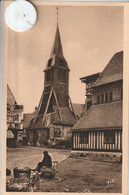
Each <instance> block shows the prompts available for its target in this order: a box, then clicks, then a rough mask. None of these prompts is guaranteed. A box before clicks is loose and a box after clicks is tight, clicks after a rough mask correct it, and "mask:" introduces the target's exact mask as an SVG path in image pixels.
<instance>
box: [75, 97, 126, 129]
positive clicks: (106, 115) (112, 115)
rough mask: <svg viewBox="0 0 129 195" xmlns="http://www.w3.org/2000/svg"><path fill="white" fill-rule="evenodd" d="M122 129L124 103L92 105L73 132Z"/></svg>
mask: <svg viewBox="0 0 129 195" xmlns="http://www.w3.org/2000/svg"><path fill="white" fill-rule="evenodd" d="M114 128H116V129H118V128H122V101H116V102H110V103H106V104H98V105H92V106H91V108H90V109H89V110H88V111H87V112H86V114H85V115H84V116H83V117H82V118H81V119H80V120H79V121H77V123H76V124H75V125H74V127H73V128H72V131H84V130H85V131H88V130H95V129H98V130H106V129H114Z"/></svg>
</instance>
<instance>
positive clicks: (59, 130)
mask: <svg viewBox="0 0 129 195" xmlns="http://www.w3.org/2000/svg"><path fill="white" fill-rule="evenodd" d="M70 129H71V127H69V126H61V125H52V127H51V128H50V140H70V139H71V137H72V133H71V132H70Z"/></svg>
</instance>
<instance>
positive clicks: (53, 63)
mask: <svg viewBox="0 0 129 195" xmlns="http://www.w3.org/2000/svg"><path fill="white" fill-rule="evenodd" d="M69 71H70V70H69V68H68V64H67V62H66V60H65V58H64V56H63V49H62V44H61V38H60V32H59V27H58V24H57V29H56V34H55V40H54V44H53V47H52V51H51V55H50V58H49V60H48V62H47V66H46V68H45V70H44V74H45V80H44V89H45V92H48V91H50V90H51V88H52V87H53V90H54V91H55V94H56V97H57V100H58V103H59V106H68V86H69Z"/></svg>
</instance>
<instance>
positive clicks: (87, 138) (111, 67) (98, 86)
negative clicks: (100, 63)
mask: <svg viewBox="0 0 129 195" xmlns="http://www.w3.org/2000/svg"><path fill="white" fill-rule="evenodd" d="M81 80H82V81H83V82H84V83H86V85H87V87H86V90H88V91H87V92H86V96H87V106H88V110H87V112H86V113H85V115H84V116H83V117H82V118H81V119H80V120H78V121H77V123H76V124H75V125H74V127H73V128H72V135H73V136H72V138H73V151H80V153H81V151H85V155H89V154H95V155H96V156H97V158H103V156H104V155H106V158H108V157H109V159H110V158H111V155H109V154H107V153H110V154H111V152H112V158H113V160H115V158H116V154H117V156H121V154H122V105H123V51H121V52H118V53H116V54H115V55H114V56H113V57H112V58H111V60H110V61H109V63H108V64H107V66H106V67H105V69H104V70H103V72H102V73H97V74H94V75H90V76H87V77H85V78H81ZM89 90H90V91H89ZM89 92H90V93H89ZM89 102H90V104H89ZM89 105H90V106H89ZM96 152H97V154H96ZM104 153H105V154H104ZM114 153H115V154H114ZM83 155H84V154H83ZM110 160H111V159H110Z"/></svg>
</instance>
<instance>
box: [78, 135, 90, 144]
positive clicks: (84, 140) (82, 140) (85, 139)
mask: <svg viewBox="0 0 129 195" xmlns="http://www.w3.org/2000/svg"><path fill="white" fill-rule="evenodd" d="M88 140H89V133H88V132H80V144H81V143H82V144H83V143H85V144H88Z"/></svg>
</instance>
